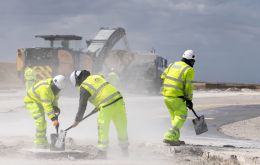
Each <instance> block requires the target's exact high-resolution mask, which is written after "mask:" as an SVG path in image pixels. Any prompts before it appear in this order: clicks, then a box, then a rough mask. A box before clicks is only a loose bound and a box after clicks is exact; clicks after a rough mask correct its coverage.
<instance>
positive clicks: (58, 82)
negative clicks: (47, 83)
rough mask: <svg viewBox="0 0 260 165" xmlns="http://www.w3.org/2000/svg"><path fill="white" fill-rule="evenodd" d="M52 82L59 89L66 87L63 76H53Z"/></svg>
mask: <svg viewBox="0 0 260 165" xmlns="http://www.w3.org/2000/svg"><path fill="white" fill-rule="evenodd" d="M52 81H53V83H54V84H55V85H56V86H57V87H58V88H59V89H63V88H65V86H66V81H65V77H64V76H63V75H57V76H55V77H54V78H53V80H52Z"/></svg>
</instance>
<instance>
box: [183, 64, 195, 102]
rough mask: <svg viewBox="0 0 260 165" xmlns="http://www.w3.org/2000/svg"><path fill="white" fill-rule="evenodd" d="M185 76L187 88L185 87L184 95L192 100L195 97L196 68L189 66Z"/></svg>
mask: <svg viewBox="0 0 260 165" xmlns="http://www.w3.org/2000/svg"><path fill="white" fill-rule="evenodd" d="M185 75H186V77H185V88H184V95H185V99H186V100H190V101H192V97H193V84H192V83H193V79H194V69H193V68H189V69H188V70H187V71H186V74H185Z"/></svg>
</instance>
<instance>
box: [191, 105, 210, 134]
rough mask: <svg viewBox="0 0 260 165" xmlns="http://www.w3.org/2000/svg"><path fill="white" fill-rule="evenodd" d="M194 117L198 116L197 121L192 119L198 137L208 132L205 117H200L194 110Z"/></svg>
mask: <svg viewBox="0 0 260 165" xmlns="http://www.w3.org/2000/svg"><path fill="white" fill-rule="evenodd" d="M191 110H192V112H193V113H194V115H195V116H196V118H195V119H192V123H193V125H194V129H195V132H196V135H200V134H202V133H204V132H207V131H208V127H207V124H206V121H205V118H204V115H202V116H198V115H197V113H196V112H195V110H194V109H191Z"/></svg>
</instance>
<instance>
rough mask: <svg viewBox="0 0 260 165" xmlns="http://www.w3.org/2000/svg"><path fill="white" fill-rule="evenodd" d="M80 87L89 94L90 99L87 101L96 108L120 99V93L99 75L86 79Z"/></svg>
mask: <svg viewBox="0 0 260 165" xmlns="http://www.w3.org/2000/svg"><path fill="white" fill-rule="evenodd" d="M80 87H82V88H84V89H86V90H87V91H88V92H89V93H90V95H91V97H90V98H89V101H90V102H91V103H92V104H93V105H95V107H97V108H100V107H103V106H105V105H107V104H109V103H111V102H113V101H114V100H116V99H118V98H119V97H122V95H121V94H120V92H119V91H118V90H117V89H116V88H115V87H114V86H113V85H111V84H110V83H109V82H107V81H106V80H105V79H104V78H103V77H102V76H101V75H91V76H89V77H87V78H86V80H84V81H83V82H82V84H81V85H80Z"/></svg>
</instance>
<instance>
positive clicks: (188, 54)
mask: <svg viewBox="0 0 260 165" xmlns="http://www.w3.org/2000/svg"><path fill="white" fill-rule="evenodd" d="M182 57H183V58H186V59H187V60H191V59H195V54H194V51H193V50H185V52H184V53H183V55H182Z"/></svg>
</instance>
